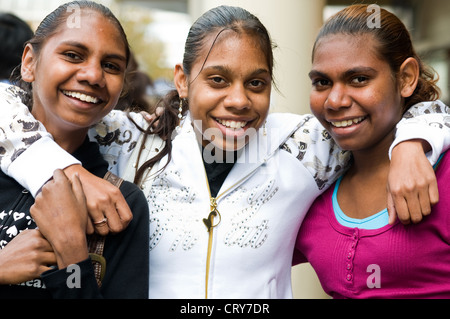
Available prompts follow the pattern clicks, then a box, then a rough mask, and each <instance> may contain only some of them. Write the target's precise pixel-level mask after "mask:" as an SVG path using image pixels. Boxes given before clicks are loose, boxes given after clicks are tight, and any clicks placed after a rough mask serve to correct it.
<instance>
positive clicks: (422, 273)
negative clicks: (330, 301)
mask: <svg viewBox="0 0 450 319" xmlns="http://www.w3.org/2000/svg"><path fill="white" fill-rule="evenodd" d="M436 176H437V179H438V187H439V197H440V201H439V203H438V204H437V205H436V206H435V207H434V208H433V211H432V213H431V215H430V216H428V217H427V218H425V219H424V221H422V223H420V224H417V225H408V226H403V225H402V224H400V223H399V222H397V223H396V224H395V225H393V226H390V225H387V226H385V227H382V228H380V229H374V230H364V229H358V228H348V227H345V226H342V225H341V224H340V223H339V222H338V221H337V220H336V217H335V213H334V211H333V204H332V194H333V191H334V187H333V186H332V187H330V189H329V190H327V191H326V192H325V193H324V194H322V196H320V197H319V198H317V199H316V201H315V202H314V204H313V205H312V206H311V208H310V210H309V212H308V214H307V216H306V218H305V220H304V221H303V223H302V226H301V229H300V232H299V235H298V237H297V242H296V250H295V253H294V260H293V264H297V263H300V262H306V261H309V262H310V263H311V265H312V266H313V268H314V269H315V271H316V273H317V275H318V277H319V280H320V282H321V284H322V287H323V289H324V290H325V292H326V293H327V294H329V295H330V296H332V297H333V298H450V195H449V194H450V180H449V176H450V155H449V154H446V155H445V156H444V157H443V159H442V160H441V162H440V163H439V166H438V167H437V169H436Z"/></svg>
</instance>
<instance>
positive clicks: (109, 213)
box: [104, 203, 133, 233]
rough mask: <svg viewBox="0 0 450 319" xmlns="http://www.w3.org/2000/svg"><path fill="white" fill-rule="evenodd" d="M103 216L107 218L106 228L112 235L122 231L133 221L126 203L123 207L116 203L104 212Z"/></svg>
mask: <svg viewBox="0 0 450 319" xmlns="http://www.w3.org/2000/svg"><path fill="white" fill-rule="evenodd" d="M104 214H105V216H106V217H107V218H108V227H109V230H110V231H111V232H112V233H119V232H121V231H123V230H124V229H125V228H127V226H128V224H129V223H130V222H131V220H132V219H133V215H132V213H131V211H130V208H129V207H128V204H126V203H125V205H122V204H121V203H118V204H117V206H116V207H111V208H110V209H108V210H105V212H104Z"/></svg>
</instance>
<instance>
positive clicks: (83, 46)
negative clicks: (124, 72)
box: [61, 41, 127, 62]
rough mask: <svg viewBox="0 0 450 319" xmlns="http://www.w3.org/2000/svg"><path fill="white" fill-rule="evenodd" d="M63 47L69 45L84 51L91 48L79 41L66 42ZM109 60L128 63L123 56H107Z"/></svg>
mask: <svg viewBox="0 0 450 319" xmlns="http://www.w3.org/2000/svg"><path fill="white" fill-rule="evenodd" d="M61 44H62V45H67V46H72V47H76V48H79V49H81V50H83V51H87V52H88V51H89V48H88V47H87V46H85V45H84V44H83V43H80V42H77V41H64V42H62V43H61ZM106 57H107V58H109V59H117V60H121V61H124V62H126V61H127V58H126V57H125V56H123V55H122V54H114V53H113V54H107V55H106Z"/></svg>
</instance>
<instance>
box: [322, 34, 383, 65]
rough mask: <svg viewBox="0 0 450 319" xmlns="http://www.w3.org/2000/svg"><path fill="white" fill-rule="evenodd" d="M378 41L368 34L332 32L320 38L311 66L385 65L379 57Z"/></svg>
mask: <svg viewBox="0 0 450 319" xmlns="http://www.w3.org/2000/svg"><path fill="white" fill-rule="evenodd" d="M378 45H379V43H378V41H377V40H376V39H375V38H374V37H373V36H372V35H370V34H362V35H350V34H332V35H327V36H325V37H323V38H321V39H320V40H319V41H318V42H317V45H316V48H315V51H314V56H313V68H314V69H316V68H320V69H321V70H327V69H331V68H336V67H339V68H343V69H349V68H352V67H356V66H369V65H370V66H372V67H373V66H377V65H378V66H382V65H383V66H387V65H388V63H387V62H386V61H383V60H381V59H380V58H379V54H378V51H377V50H378Z"/></svg>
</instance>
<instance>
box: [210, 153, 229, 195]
mask: <svg viewBox="0 0 450 319" xmlns="http://www.w3.org/2000/svg"><path fill="white" fill-rule="evenodd" d="M237 156H238V152H234V158H233V160H232V161H230V162H227V161H222V162H216V161H214V162H212V163H207V162H205V160H204V159H203V164H204V165H205V171H206V176H207V177H208V183H209V189H210V191H211V197H217V195H218V193H219V190H220V188H221V187H222V184H223V182H224V181H225V179H226V178H227V176H228V174H229V173H230V171H231V169H232V168H233V166H234V163H235V162H236V160H237ZM224 158H227V157H226V156H224Z"/></svg>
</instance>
